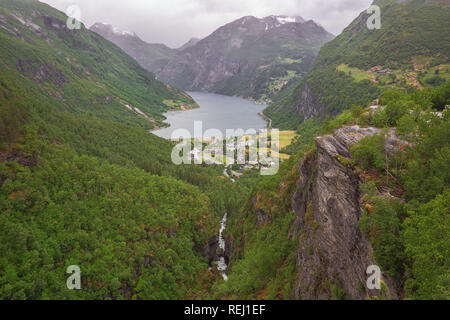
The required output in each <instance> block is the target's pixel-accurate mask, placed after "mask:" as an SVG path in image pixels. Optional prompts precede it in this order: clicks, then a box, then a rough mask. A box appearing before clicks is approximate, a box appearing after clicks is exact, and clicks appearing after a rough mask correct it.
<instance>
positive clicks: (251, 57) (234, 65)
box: [158, 16, 333, 100]
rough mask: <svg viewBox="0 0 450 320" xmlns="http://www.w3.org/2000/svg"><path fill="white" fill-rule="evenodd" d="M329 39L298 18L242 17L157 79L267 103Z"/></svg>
mask: <svg viewBox="0 0 450 320" xmlns="http://www.w3.org/2000/svg"><path fill="white" fill-rule="evenodd" d="M332 38H333V35H331V34H330V33H328V32H327V31H326V30H325V29H324V28H322V27H321V26H319V25H318V24H316V23H315V22H314V21H312V20H310V21H305V20H304V19H302V18H301V17H286V16H269V17H265V18H263V19H258V18H255V17H252V16H248V17H243V18H241V19H238V20H236V21H234V22H232V23H229V24H227V25H225V26H223V27H221V28H219V29H218V30H216V31H215V32H213V33H212V34H211V35H210V36H208V37H206V38H205V39H202V40H201V41H199V42H198V43H197V44H195V45H193V46H191V47H188V48H186V49H184V50H183V51H181V52H180V53H178V54H177V55H176V56H175V57H174V58H173V59H172V60H171V61H170V62H169V63H168V64H167V65H166V66H165V67H164V69H163V70H162V71H161V72H160V73H159V74H158V77H159V78H160V79H162V80H164V81H167V82H168V83H169V84H171V85H173V86H175V87H177V88H181V89H183V90H201V91H209V92H215V93H220V94H226V95H236V96H242V97H245V98H252V99H255V100H270V99H271V97H273V96H274V95H275V94H276V93H277V92H279V91H280V90H281V89H282V88H283V87H284V86H286V85H287V84H289V83H290V82H293V81H295V80H298V79H299V78H301V77H303V76H304V75H305V74H306V73H307V72H308V71H309V69H310V67H311V66H312V64H313V62H314V60H315V58H316V55H317V53H318V51H319V48H320V47H321V46H322V45H323V44H324V43H326V42H327V41H329V40H331V39H332Z"/></svg>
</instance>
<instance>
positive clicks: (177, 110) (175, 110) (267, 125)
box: [149, 91, 272, 140]
mask: <svg viewBox="0 0 450 320" xmlns="http://www.w3.org/2000/svg"><path fill="white" fill-rule="evenodd" d="M198 92H200V93H210V94H217V95H222V96H225V97H231V98H239V99H243V100H246V101H249V102H253V103H254V104H255V105H257V106H261V105H264V106H265V107H266V108H267V107H268V104H266V103H263V102H258V101H256V100H254V99H250V98H244V97H240V96H230V95H224V94H220V93H214V92H204V91H198ZM187 94H189V93H188V92H187ZM191 98H192V96H191ZM192 99H193V98H192ZM194 101H195V100H194ZM195 102H196V101H195ZM196 106H197V107H195V108H189V109H187V108H185V109H170V110H167V111H166V112H164V114H163V115H164V116H165V114H167V113H169V112H184V111H192V110H196V109H200V108H201V106H200V105H199V104H198V103H197V102H196ZM264 109H265V108H264ZM263 112H264V110H263V111H261V112H258V116H259V117H260V118H262V119H263V120H264V121H265V122H266V128H269V129H270V128H271V127H272V119H270V118H269V117H267V116H266V115H264V113H263ZM165 120H167V117H166V119H164V120H163V123H167V122H164V121H165ZM171 126H172V125H171V124H170V123H167V126H157V127H156V128H154V129H151V130H149V132H150V133H153V134H154V132H155V131H158V130H162V129H167V128H170V127H171ZM166 140H170V139H166Z"/></svg>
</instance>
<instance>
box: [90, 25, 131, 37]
mask: <svg viewBox="0 0 450 320" xmlns="http://www.w3.org/2000/svg"><path fill="white" fill-rule="evenodd" d="M90 30H91V31H96V30H102V31H103V32H110V33H113V34H115V35H118V36H129V37H135V38H137V35H136V33H134V32H130V31H124V30H121V29H119V28H116V27H115V26H113V25H111V24H108V23H103V22H97V23H94V24H93V25H92V27H91V28H90Z"/></svg>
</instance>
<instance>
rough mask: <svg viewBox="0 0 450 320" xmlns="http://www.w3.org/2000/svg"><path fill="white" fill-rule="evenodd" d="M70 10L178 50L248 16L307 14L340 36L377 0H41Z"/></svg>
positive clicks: (84, 18) (85, 20)
mask: <svg viewBox="0 0 450 320" xmlns="http://www.w3.org/2000/svg"><path fill="white" fill-rule="evenodd" d="M41 1H42V2H46V3H48V4H50V5H52V6H54V7H56V8H57V9H59V10H61V11H64V12H66V10H67V8H68V7H69V6H70V5H74V4H75V5H78V6H79V7H80V9H81V20H82V22H83V23H84V24H85V25H86V26H87V27H90V26H91V25H92V24H94V23H95V22H105V23H110V24H113V25H114V26H116V27H117V28H119V29H122V30H125V31H134V32H136V33H137V34H138V35H139V36H140V37H141V38H142V39H143V40H145V41H147V42H158V43H164V44H166V45H168V46H170V47H173V48H176V47H180V46H181V45H183V44H184V43H185V42H187V41H188V40H189V39H190V38H192V37H198V38H203V37H206V36H207V35H209V34H211V33H212V32H213V31H214V30H215V29H217V28H218V27H220V26H222V25H224V24H226V23H229V22H232V21H233V20H236V19H238V18H240V17H243V16H248V15H253V16H256V17H265V16H268V15H272V14H274V15H292V16H297V15H298V16H302V17H303V18H305V19H307V20H309V19H313V20H315V21H316V22H319V23H320V24H321V25H322V26H324V27H325V29H327V30H328V31H329V32H331V33H333V34H335V35H338V34H339V33H341V31H342V30H343V29H344V28H345V27H346V26H347V25H348V24H349V23H350V22H351V21H352V20H353V19H354V18H356V17H357V16H358V14H359V13H360V12H361V11H363V10H366V9H367V8H368V7H369V6H370V4H371V3H372V2H373V0H41Z"/></svg>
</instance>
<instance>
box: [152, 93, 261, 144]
mask: <svg viewBox="0 0 450 320" xmlns="http://www.w3.org/2000/svg"><path fill="white" fill-rule="evenodd" d="M188 94H189V95H190V96H191V97H192V98H193V99H194V100H195V101H196V102H197V103H198V105H199V106H200V108H199V109H194V110H187V111H170V112H167V113H166V114H165V116H166V117H167V120H166V121H165V122H167V123H169V124H170V127H169V128H164V129H160V130H156V131H153V132H152V133H154V134H156V135H157V136H159V137H162V138H166V139H170V138H171V136H172V132H174V131H175V130H176V129H187V130H188V131H189V132H190V133H191V135H192V136H193V137H194V122H195V121H202V122H203V133H204V132H205V131H206V130H208V129H219V130H220V131H222V133H223V134H224V136H225V134H226V129H244V130H247V129H255V130H259V129H264V128H265V127H266V122H265V121H264V120H263V119H262V118H261V117H260V116H259V115H258V113H260V112H262V111H263V110H264V108H265V107H266V106H265V105H261V104H257V103H255V102H252V101H248V100H245V99H241V98H236V97H228V96H224V95H219V94H214V93H204V92H188Z"/></svg>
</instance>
